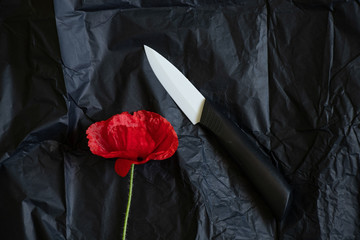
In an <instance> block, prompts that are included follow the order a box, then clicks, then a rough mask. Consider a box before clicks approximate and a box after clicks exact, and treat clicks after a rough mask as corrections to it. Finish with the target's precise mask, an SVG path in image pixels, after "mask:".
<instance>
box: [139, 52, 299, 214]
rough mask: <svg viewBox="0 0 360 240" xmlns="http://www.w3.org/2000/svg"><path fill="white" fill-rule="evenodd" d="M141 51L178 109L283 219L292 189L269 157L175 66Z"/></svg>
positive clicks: (153, 53) (153, 54) (157, 54)
mask: <svg viewBox="0 0 360 240" xmlns="http://www.w3.org/2000/svg"><path fill="white" fill-rule="evenodd" d="M144 49H145V53H146V56H147V59H148V61H149V63H150V66H151V69H152V70H153V72H154V73H155V76H156V77H157V78H158V80H159V81H160V83H161V84H162V85H163V87H164V88H165V90H166V91H167V92H168V93H169V95H170V96H171V98H172V99H173V100H174V101H175V103H176V104H177V105H178V107H179V108H180V109H181V110H182V111H183V113H184V114H185V115H186V116H187V117H188V118H189V120H190V121H191V122H192V123H193V124H194V125H195V124H197V123H199V124H200V125H202V126H204V127H205V128H207V129H209V130H210V131H212V132H213V133H214V134H215V135H216V136H217V138H218V139H219V141H220V142H221V144H222V145H223V146H224V148H225V149H227V151H228V152H229V153H230V156H232V159H234V160H235V161H236V163H237V164H238V165H239V166H240V168H241V169H242V170H243V172H244V174H245V175H246V176H247V177H248V179H249V180H250V182H251V183H252V184H253V186H254V187H255V189H256V190H257V191H258V193H259V194H260V196H261V197H262V198H263V200H264V202H265V203H266V204H267V205H268V207H269V208H270V209H271V210H272V212H273V214H274V215H275V217H276V218H277V219H278V220H281V219H283V218H284V216H285V215H286V213H287V212H288V210H289V208H290V205H291V198H292V188H291V187H290V185H289V184H288V183H287V182H286V181H285V179H284V177H283V176H282V175H281V174H280V173H279V172H278V171H277V169H276V168H275V167H274V166H273V165H272V164H271V161H270V158H269V156H267V155H266V154H265V153H264V152H263V151H261V150H260V149H259V147H258V146H257V144H256V142H255V141H254V140H252V139H250V137H248V136H247V135H246V134H245V132H244V131H243V130H242V129H240V128H238V127H237V126H236V125H235V124H234V123H233V122H232V121H230V120H229V119H228V118H226V117H225V116H224V115H223V114H222V113H221V111H219V109H218V108H217V107H215V106H214V105H213V104H212V103H210V102H209V101H208V100H207V99H205V97H204V96H203V95H202V94H201V93H200V92H199V91H198V90H197V89H196V88H195V87H194V86H193V85H192V84H191V82H190V81H189V80H188V79H187V78H186V77H185V76H184V75H183V74H182V73H181V72H180V71H179V70H178V69H177V68H176V67H175V66H174V65H172V64H171V63H170V62H169V61H168V60H166V59H165V58H164V57H163V56H161V55H160V54H159V53H157V52H156V51H155V50H153V49H151V48H150V47H148V46H144Z"/></svg>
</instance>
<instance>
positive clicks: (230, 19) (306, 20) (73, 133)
mask: <svg viewBox="0 0 360 240" xmlns="http://www.w3.org/2000/svg"><path fill="white" fill-rule="evenodd" d="M143 45H148V46H150V47H151V48H153V49H155V50H156V51H158V52H159V53H160V54H162V55H163V56H164V57H166V58H167V59H169V60H170V61H171V62H172V63H173V64H174V65H175V66H176V67H178V68H179V69H180V71H182V72H183V73H184V74H185V75H186V77H187V78H188V79H189V80H190V81H191V82H192V83H193V84H194V85H195V86H196V88H197V89H199V91H200V92H201V93H202V94H203V95H204V96H205V97H206V98H208V99H210V100H211V101H212V102H214V103H216V104H217V105H218V106H221V107H222V108H223V110H224V111H225V112H226V114H227V116H228V117H229V118H230V119H231V120H232V121H234V122H235V123H236V124H238V125H239V126H240V127H241V128H242V129H243V130H245V131H246V132H247V133H248V134H249V135H250V136H251V137H253V138H254V139H255V140H257V142H258V143H259V144H260V145H261V147H263V148H264V149H265V150H266V151H267V153H268V154H269V155H270V156H271V158H272V161H273V164H274V165H275V166H276V167H277V168H278V169H279V171H280V172H281V173H282V174H283V175H284V176H285V178H286V179H287V180H288V182H289V183H290V184H291V185H292V186H293V188H294V190H295V192H294V193H295V194H294V202H293V206H292V208H291V210H290V212H289V214H288V216H287V218H286V219H285V220H283V221H276V220H275V219H274V218H273V215H272V214H271V212H270V211H269V209H268V208H267V207H266V206H265V205H264V203H263V201H262V199H261V198H260V197H259V196H258V195H257V193H256V192H255V191H254V189H253V187H252V186H251V185H250V184H249V182H248V180H247V179H246V178H245V177H244V175H243V173H242V172H241V170H240V169H239V168H238V167H237V166H236V165H235V164H234V163H233V162H232V161H231V160H230V157H229V155H228V153H227V152H226V151H225V150H224V149H223V148H222V147H221V145H220V144H219V143H218V141H217V139H216V138H215V137H214V136H213V135H212V134H211V133H210V132H208V131H207V130H206V129H203V128H202V127H201V126H198V125H192V124H191V122H190V121H189V120H188V119H187V118H186V116H185V115H184V114H183V113H182V112H181V110H180V109H179V108H178V107H177V105H176V104H175V103H174V102H173V100H172V99H171V97H170V96H169V95H168V94H167V93H166V91H165V90H164V89H163V88H162V86H161V84H160V83H159V82H158V81H157V79H156V77H155V75H154V73H153V72H152V70H151V68H150V65H149V63H148V62H147V59H146V56H145V53H144V50H143ZM141 109H145V110H148V111H153V112H157V113H159V114H161V115H162V116H164V117H165V118H166V119H167V120H169V121H170V123H171V124H172V125H173V126H174V129H175V131H176V132H177V134H178V137H179V148H178V150H177V152H176V153H175V155H174V156H173V157H171V158H170V159H168V160H165V161H150V162H148V163H147V164H145V165H137V166H136V167H135V181H134V193H133V200H132V205H131V211H130V218H129V226H128V234H127V239H186V240H188V239H197V240H203V239H359V238H360V230H359V229H360V208H359V187H360V174H359V162H360V144H359V136H360V130H359V126H360V117H359V116H360V2H359V1H358V0H356V1H355V0H349V1H325V0H317V1H307V0H293V1H287V0H273V1H270V0H269V1H260V0H258V1H250V0H244V1H230V0H229V1H228V0H225V1H215V0H211V1H204V0H199V1H194V0H192V1H190V0H181V1H180V0H179V1H170V0H169V1H151V2H150V1H141V0H138V1H132V0H130V1H114V0H111V1H105V0H86V1H85V0H84V1H80V0H61V1H60V0H54V2H51V1H36V2H34V1H24V0H3V1H1V2H0V235H1V239H121V235H122V226H123V221H124V215H125V208H126V202H127V194H128V182H129V178H128V177H125V178H122V177H120V176H118V175H117V174H116V173H115V171H114V159H103V158H101V157H98V156H95V155H93V154H91V152H90V150H89V148H88V147H87V139H86V135H85V131H86V129H87V127H88V126H89V125H90V124H92V123H93V122H95V121H101V120H105V119H107V118H109V117H111V116H112V115H114V114H117V113H121V112H123V111H128V112H134V111H137V110H141Z"/></svg>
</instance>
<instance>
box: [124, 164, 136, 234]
mask: <svg viewBox="0 0 360 240" xmlns="http://www.w3.org/2000/svg"><path fill="white" fill-rule="evenodd" d="M134 166H135V164H132V165H131V170H130V185H129V196H128V202H127V206H126V213H125V221H124V229H123V236H122V240H125V238H126V228H127V223H128V218H129V212H130V205H131V197H132V191H133V183H134Z"/></svg>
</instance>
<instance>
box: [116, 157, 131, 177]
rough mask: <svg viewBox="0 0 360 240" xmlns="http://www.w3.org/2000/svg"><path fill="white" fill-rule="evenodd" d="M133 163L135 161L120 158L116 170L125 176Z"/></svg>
mask: <svg viewBox="0 0 360 240" xmlns="http://www.w3.org/2000/svg"><path fill="white" fill-rule="evenodd" d="M132 164H133V161H130V160H127V159H118V160H116V162H115V172H116V173H117V174H119V175H120V176H121V177H125V176H126V175H127V174H128V172H129V170H130V168H131V165H132Z"/></svg>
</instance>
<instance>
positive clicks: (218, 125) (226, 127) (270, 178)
mask: <svg viewBox="0 0 360 240" xmlns="http://www.w3.org/2000/svg"><path fill="white" fill-rule="evenodd" d="M200 124H202V125H204V126H205V127H206V128H208V129H210V130H211V131H212V132H213V133H214V134H215V135H216V136H217V137H218V138H219V139H220V141H221V143H222V144H223V145H224V147H225V148H226V149H227V150H228V152H229V153H230V155H231V156H232V157H233V159H234V160H235V161H236V162H237V163H238V165H239V166H240V168H241V169H242V170H243V172H244V173H245V174H246V176H247V177H248V179H249V180H250V182H251V183H252V184H253V185H254V186H255V188H256V189H257V190H258V193H259V194H260V195H261V196H262V197H263V198H264V200H265V203H267V205H268V206H269V208H270V209H271V210H272V211H273V213H274V215H275V217H276V218H277V219H279V220H281V219H282V218H283V217H284V216H285V214H286V212H287V211H288V208H289V206H290V203H291V196H292V190H291V187H290V186H289V185H288V183H287V182H286V181H285V179H284V178H283V176H282V175H281V174H280V173H279V172H278V171H277V169H276V168H275V167H274V166H273V165H272V164H271V161H270V158H269V157H268V156H267V155H266V154H265V153H264V152H262V151H261V150H260V149H259V146H257V145H256V143H255V142H253V141H252V140H251V139H250V138H249V137H248V136H247V135H246V134H245V133H244V132H243V130H241V129H240V128H238V127H236V125H235V124H234V123H232V122H231V121H230V120H229V119H227V118H226V117H224V115H223V114H221V113H220V111H218V110H217V109H216V108H215V107H214V106H213V105H212V104H210V103H209V102H208V101H205V104H204V109H203V112H202V115H201V119H200Z"/></svg>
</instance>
